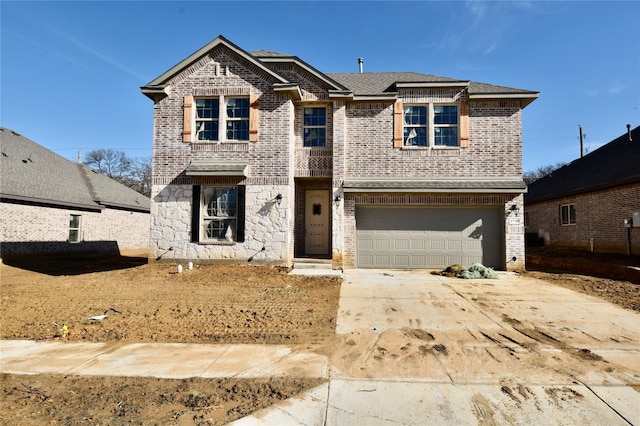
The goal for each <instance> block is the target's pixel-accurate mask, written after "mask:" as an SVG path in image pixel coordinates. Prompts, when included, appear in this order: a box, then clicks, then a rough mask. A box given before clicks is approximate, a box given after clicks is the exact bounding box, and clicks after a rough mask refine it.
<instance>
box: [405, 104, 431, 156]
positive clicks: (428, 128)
mask: <svg viewBox="0 0 640 426" xmlns="http://www.w3.org/2000/svg"><path fill="white" fill-rule="evenodd" d="M411 107H422V108H426V110H425V113H426V119H425V123H424V125H422V124H415V125H414V124H410V125H407V123H405V108H411ZM431 115H432V114H431V105H430V104H429V103H406V104H404V105H403V106H402V147H403V148H408V149H425V148H429V146H430V144H429V140H430V139H431V138H430V133H431V129H432V123H431ZM406 128H409V129H425V141H424V143H425V144H424V145H407V140H409V137H407V138H405V136H404V134H405V129H406ZM409 134H411V133H409ZM416 136H417V135H416Z"/></svg>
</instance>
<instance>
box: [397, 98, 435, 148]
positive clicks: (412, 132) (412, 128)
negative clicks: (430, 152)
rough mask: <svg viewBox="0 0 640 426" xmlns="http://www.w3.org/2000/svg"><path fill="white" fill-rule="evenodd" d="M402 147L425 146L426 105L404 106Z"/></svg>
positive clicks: (427, 110) (427, 109)
mask: <svg viewBox="0 0 640 426" xmlns="http://www.w3.org/2000/svg"><path fill="white" fill-rule="evenodd" d="M402 112H403V123H404V126H403V130H402V133H403V135H404V137H403V139H404V146H427V132H428V130H429V126H428V125H427V120H428V115H429V107H428V106H427V105H405V106H404V109H403V111H402Z"/></svg>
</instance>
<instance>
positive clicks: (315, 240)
mask: <svg viewBox="0 0 640 426" xmlns="http://www.w3.org/2000/svg"><path fill="white" fill-rule="evenodd" d="M329 200H330V198H329V191H326V190H317V189H314V190H307V191H305V203H304V252H305V255H307V256H311V255H322V256H328V255H329V228H330V227H329V217H330V213H331V202H330V201H329Z"/></svg>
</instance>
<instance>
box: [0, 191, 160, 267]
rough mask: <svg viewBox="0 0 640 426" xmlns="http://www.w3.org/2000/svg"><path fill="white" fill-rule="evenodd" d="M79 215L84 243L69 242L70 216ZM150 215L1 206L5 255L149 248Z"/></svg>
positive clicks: (121, 211)
mask: <svg viewBox="0 0 640 426" xmlns="http://www.w3.org/2000/svg"><path fill="white" fill-rule="evenodd" d="M71 214H77V215H80V216H81V217H82V218H81V221H82V224H81V232H82V243H69V242H68V239H69V215H71ZM149 219H150V217H149V213H142V212H131V211H125V210H115V209H109V208H107V209H104V210H102V211H100V212H95V211H81V210H75V209H65V208H54V207H40V206H33V205H26V204H14V203H6V202H2V203H0V231H1V237H2V255H10V254H27V253H29V254H37V253H47V252H66V251H76V250H97V251H101V250H109V251H111V250H114V249H147V248H148V246H149Z"/></svg>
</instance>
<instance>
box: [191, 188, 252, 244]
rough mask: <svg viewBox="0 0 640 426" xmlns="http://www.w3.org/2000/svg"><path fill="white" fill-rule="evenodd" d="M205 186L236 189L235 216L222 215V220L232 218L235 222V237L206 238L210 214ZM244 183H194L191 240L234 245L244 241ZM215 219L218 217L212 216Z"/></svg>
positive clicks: (201, 242) (198, 242)
mask: <svg viewBox="0 0 640 426" xmlns="http://www.w3.org/2000/svg"><path fill="white" fill-rule="evenodd" d="M205 188H218V189H222V188H227V189H228V188H234V189H235V190H236V204H235V216H220V217H219V218H220V220H224V219H228V218H232V219H233V220H234V222H235V229H233V230H232V232H233V238H232V239H231V240H229V239H227V238H206V223H205V221H207V220H209V219H208V218H209V217H210V216H206V208H207V206H206V205H205V196H206V195H205V194H206V190H205ZM245 188H246V187H245V186H244V185H229V184H219V185H218V184H206V185H194V186H193V191H192V211H191V242H193V243H197V244H203V245H207V244H209V245H234V244H239V243H243V242H244V222H245V220H244V219H245V191H246V189H245ZM211 217H213V218H214V219H215V218H216V217H214V216H211Z"/></svg>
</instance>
